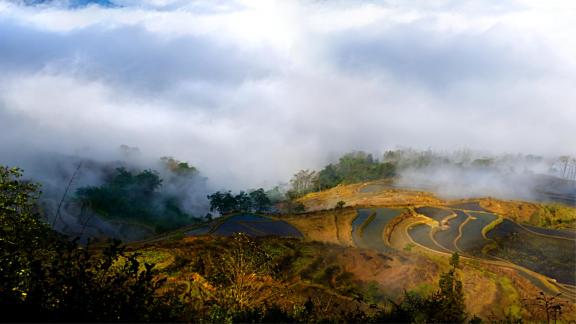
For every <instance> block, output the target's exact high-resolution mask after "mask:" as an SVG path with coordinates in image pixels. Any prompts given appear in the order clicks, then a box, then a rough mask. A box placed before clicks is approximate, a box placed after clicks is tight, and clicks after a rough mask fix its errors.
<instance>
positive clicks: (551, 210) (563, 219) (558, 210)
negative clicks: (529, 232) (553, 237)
mask: <svg viewBox="0 0 576 324" xmlns="http://www.w3.org/2000/svg"><path fill="white" fill-rule="evenodd" d="M530 223H531V224H533V225H536V226H541V227H547V228H576V208H571V207H567V206H564V205H561V204H541V205H540V208H539V209H538V210H537V211H536V212H535V213H534V214H533V215H532V216H531V217H530Z"/></svg>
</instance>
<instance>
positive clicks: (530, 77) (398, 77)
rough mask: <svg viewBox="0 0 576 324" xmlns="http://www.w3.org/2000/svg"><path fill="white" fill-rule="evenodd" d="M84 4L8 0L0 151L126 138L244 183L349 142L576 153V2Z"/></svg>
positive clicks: (276, 175)
mask: <svg viewBox="0 0 576 324" xmlns="http://www.w3.org/2000/svg"><path fill="white" fill-rule="evenodd" d="M33 2H34V3H35V2H39V3H37V4H34V5H32V4H31V3H33ZM84 2H86V1H74V2H67V1H2V0H0V162H4V163H12V164H18V163H19V162H20V161H19V160H18V156H21V154H22V153H23V152H58V153H63V154H83V155H87V156H92V157H97V156H98V157H101V156H105V155H106V154H112V153H111V152H115V150H117V148H118V147H119V146H120V145H122V144H126V145H129V146H134V147H138V148H139V149H140V151H141V152H143V154H145V155H146V156H150V157H154V158H157V157H160V156H165V155H168V156H174V157H176V158H178V159H182V160H186V161H189V162H190V163H191V164H193V165H195V166H197V167H198V168H199V169H200V170H201V171H202V172H203V174H204V175H206V176H207V177H208V178H209V179H210V181H211V182H212V184H213V185H215V186H228V187H230V188H234V189H235V188H249V187H259V186H271V185H274V184H275V183H278V182H279V181H287V180H288V179H289V178H290V176H291V175H292V174H294V173H295V172H296V171H297V170H299V169H305V168H319V167H321V166H322V165H324V164H325V163H327V162H330V161H332V160H333V159H334V158H335V157H337V156H338V155H339V154H341V153H344V152H347V151H353V150H365V151H370V152H374V153H380V152H383V151H385V150H386V149H392V148H396V147H412V148H416V149H434V150H457V149H472V150H480V151H490V152H495V153H503V152H508V153H518V152H521V153H533V154H542V155H574V154H575V153H576V140H575V134H576V91H575V89H576V37H574V35H573V34H574V30H576V2H573V1H569V0H566V1H558V0H551V1H550V0H546V1H544V0H542V1H536V0H526V1H508V0H483V1H480V0H478V1H464V0H458V1H455V0H451V1H448V0H440V1H424V0H422V1H411V0H402V1H400V0H397V1H353V0H349V1H345V0H334V1H321V0H316V1H312V0H308V1H296V0H294V1H292V0H278V1H274V0H265V1H264V0H263V1H255V0H238V1H232V0H206V1H203V0H197V1H194V0H190V1H183V0H116V1H114V0H111V1H110V2H106V1H100V3H103V4H105V5H99V4H98V3H90V1H88V4H87V5H84V4H83V3H84ZM110 4H111V5H110Z"/></svg>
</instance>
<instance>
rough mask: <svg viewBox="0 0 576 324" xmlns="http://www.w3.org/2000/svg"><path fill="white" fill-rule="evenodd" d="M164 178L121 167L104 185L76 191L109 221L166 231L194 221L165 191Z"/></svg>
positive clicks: (79, 199) (148, 171) (151, 171)
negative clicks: (138, 224)
mask: <svg viewBox="0 0 576 324" xmlns="http://www.w3.org/2000/svg"><path fill="white" fill-rule="evenodd" d="M161 186H162V179H161V178H160V176H159V175H158V173H157V172H155V171H153V170H144V171H141V172H133V171H129V170H126V169H125V168H117V169H116V172H115V173H113V174H112V175H111V176H110V177H109V178H108V179H107V180H106V182H105V183H104V184H103V185H101V186H98V187H96V186H88V187H82V188H79V189H78V190H77V191H76V199H77V200H78V201H79V202H80V203H81V204H83V205H84V206H87V207H88V208H90V209H92V210H93V211H94V212H96V213H98V214H99V215H100V216H102V217H103V218H105V219H110V220H116V221H126V220H129V221H131V222H136V223H140V224H143V225H147V226H150V227H153V228H154V229H155V230H156V231H158V232H162V231H166V230H170V229H174V228H177V227H180V226H183V225H186V224H189V223H190V222H191V221H193V220H194V218H192V217H191V215H188V214H187V213H186V212H184V211H183V210H182V208H180V204H179V200H178V198H177V197H176V196H174V195H171V194H168V193H165V192H161V191H160V190H159V189H160V187H161Z"/></svg>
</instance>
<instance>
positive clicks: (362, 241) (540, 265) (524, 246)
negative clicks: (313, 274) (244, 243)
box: [185, 202, 576, 290]
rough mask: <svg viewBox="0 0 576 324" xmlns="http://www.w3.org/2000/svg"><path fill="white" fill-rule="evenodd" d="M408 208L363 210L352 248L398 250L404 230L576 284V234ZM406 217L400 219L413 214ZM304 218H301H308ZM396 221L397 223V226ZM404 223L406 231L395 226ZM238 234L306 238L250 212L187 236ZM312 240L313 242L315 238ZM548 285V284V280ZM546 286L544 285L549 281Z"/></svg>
mask: <svg viewBox="0 0 576 324" xmlns="http://www.w3.org/2000/svg"><path fill="white" fill-rule="evenodd" d="M408 211H409V209H407V208H359V209H357V210H356V217H355V218H353V220H352V221H351V223H350V227H348V231H351V233H350V234H351V244H353V245H355V246H357V247H360V248H367V249H373V250H376V251H379V252H390V251H393V250H400V249H402V246H394V245H392V244H391V242H390V241H389V238H390V235H391V234H390V233H391V232H392V231H397V232H398V231H402V232H403V233H401V235H404V237H406V239H407V240H408V241H409V242H412V243H410V244H413V245H414V246H419V247H420V248H422V249H423V250H424V251H428V252H430V253H442V254H445V255H449V254H451V253H453V252H458V253H460V254H461V255H463V256H464V257H468V258H473V259H478V260H483V261H486V262H492V263H497V264H500V265H504V266H507V267H510V268H515V269H517V270H519V271H520V273H521V274H522V275H523V276H525V277H527V278H528V279H529V280H530V281H532V282H533V283H535V284H536V285H537V286H539V287H542V289H543V290H544V289H545V288H546V287H544V286H545V285H544V286H543V285H542V280H543V279H542V278H544V277H535V276H534V274H533V272H535V273H537V274H541V275H545V276H546V277H549V278H551V279H552V280H551V281H550V282H552V283H553V284H555V283H554V282H555V281H556V282H558V283H560V284H562V285H561V286H563V287H569V288H568V289H570V290H571V289H572V288H570V287H571V286H573V285H576V252H575V251H576V233H575V232H571V231H562V230H554V229H544V228H539V227H533V226H525V225H521V224H517V223H515V222H513V221H510V220H508V219H504V218H502V217H501V216H499V215H496V214H493V213H491V212H488V211H486V210H485V209H483V208H482V207H481V206H480V205H479V204H478V203H477V202H466V203H460V204H454V205H448V206H420V207H416V208H414V209H413V211H414V212H415V213H416V215H414V213H412V212H408ZM411 213H412V216H409V217H403V218H401V216H402V215H408V214H411ZM306 216H307V215H306V214H304V215H302V217H306ZM395 220H397V221H395ZM401 222H406V223H407V225H406V226H405V227H401V226H399V227H398V228H397V227H396V226H397V225H398V224H399V223H401ZM237 232H242V233H246V234H248V235H252V236H284V237H297V238H302V237H303V234H302V232H301V231H300V230H298V228H297V227H295V226H294V225H292V224H290V223H289V222H287V221H283V220H281V219H275V218H272V217H266V216H261V215H254V214H249V213H243V214H236V215H232V216H229V217H224V218H222V219H219V220H217V221H215V222H213V223H212V224H210V225H205V226H203V227H197V228H194V229H190V230H188V232H185V234H186V235H191V236H194V235H207V234H208V235H221V236H228V235H232V234H234V233H237ZM312 239H314V238H312ZM544 280H545V279H544ZM545 281H546V280H545Z"/></svg>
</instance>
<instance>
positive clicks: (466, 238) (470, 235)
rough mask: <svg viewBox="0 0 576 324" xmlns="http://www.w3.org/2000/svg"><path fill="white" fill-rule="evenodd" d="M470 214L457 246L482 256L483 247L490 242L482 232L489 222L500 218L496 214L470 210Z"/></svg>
mask: <svg viewBox="0 0 576 324" xmlns="http://www.w3.org/2000/svg"><path fill="white" fill-rule="evenodd" d="M468 215H469V216H470V218H469V220H468V222H466V224H465V225H464V226H462V235H461V236H460V239H459V240H458V242H456V246H457V247H458V248H459V250H460V251H464V252H466V253H468V254H471V255H475V256H482V255H481V253H482V248H483V247H484V246H485V245H486V244H488V243H489V241H488V240H487V239H486V238H485V237H484V235H483V234H482V230H483V229H484V227H486V226H487V225H488V224H490V223H492V222H493V221H495V220H497V219H498V216H496V215H494V214H487V213H478V212H468Z"/></svg>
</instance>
